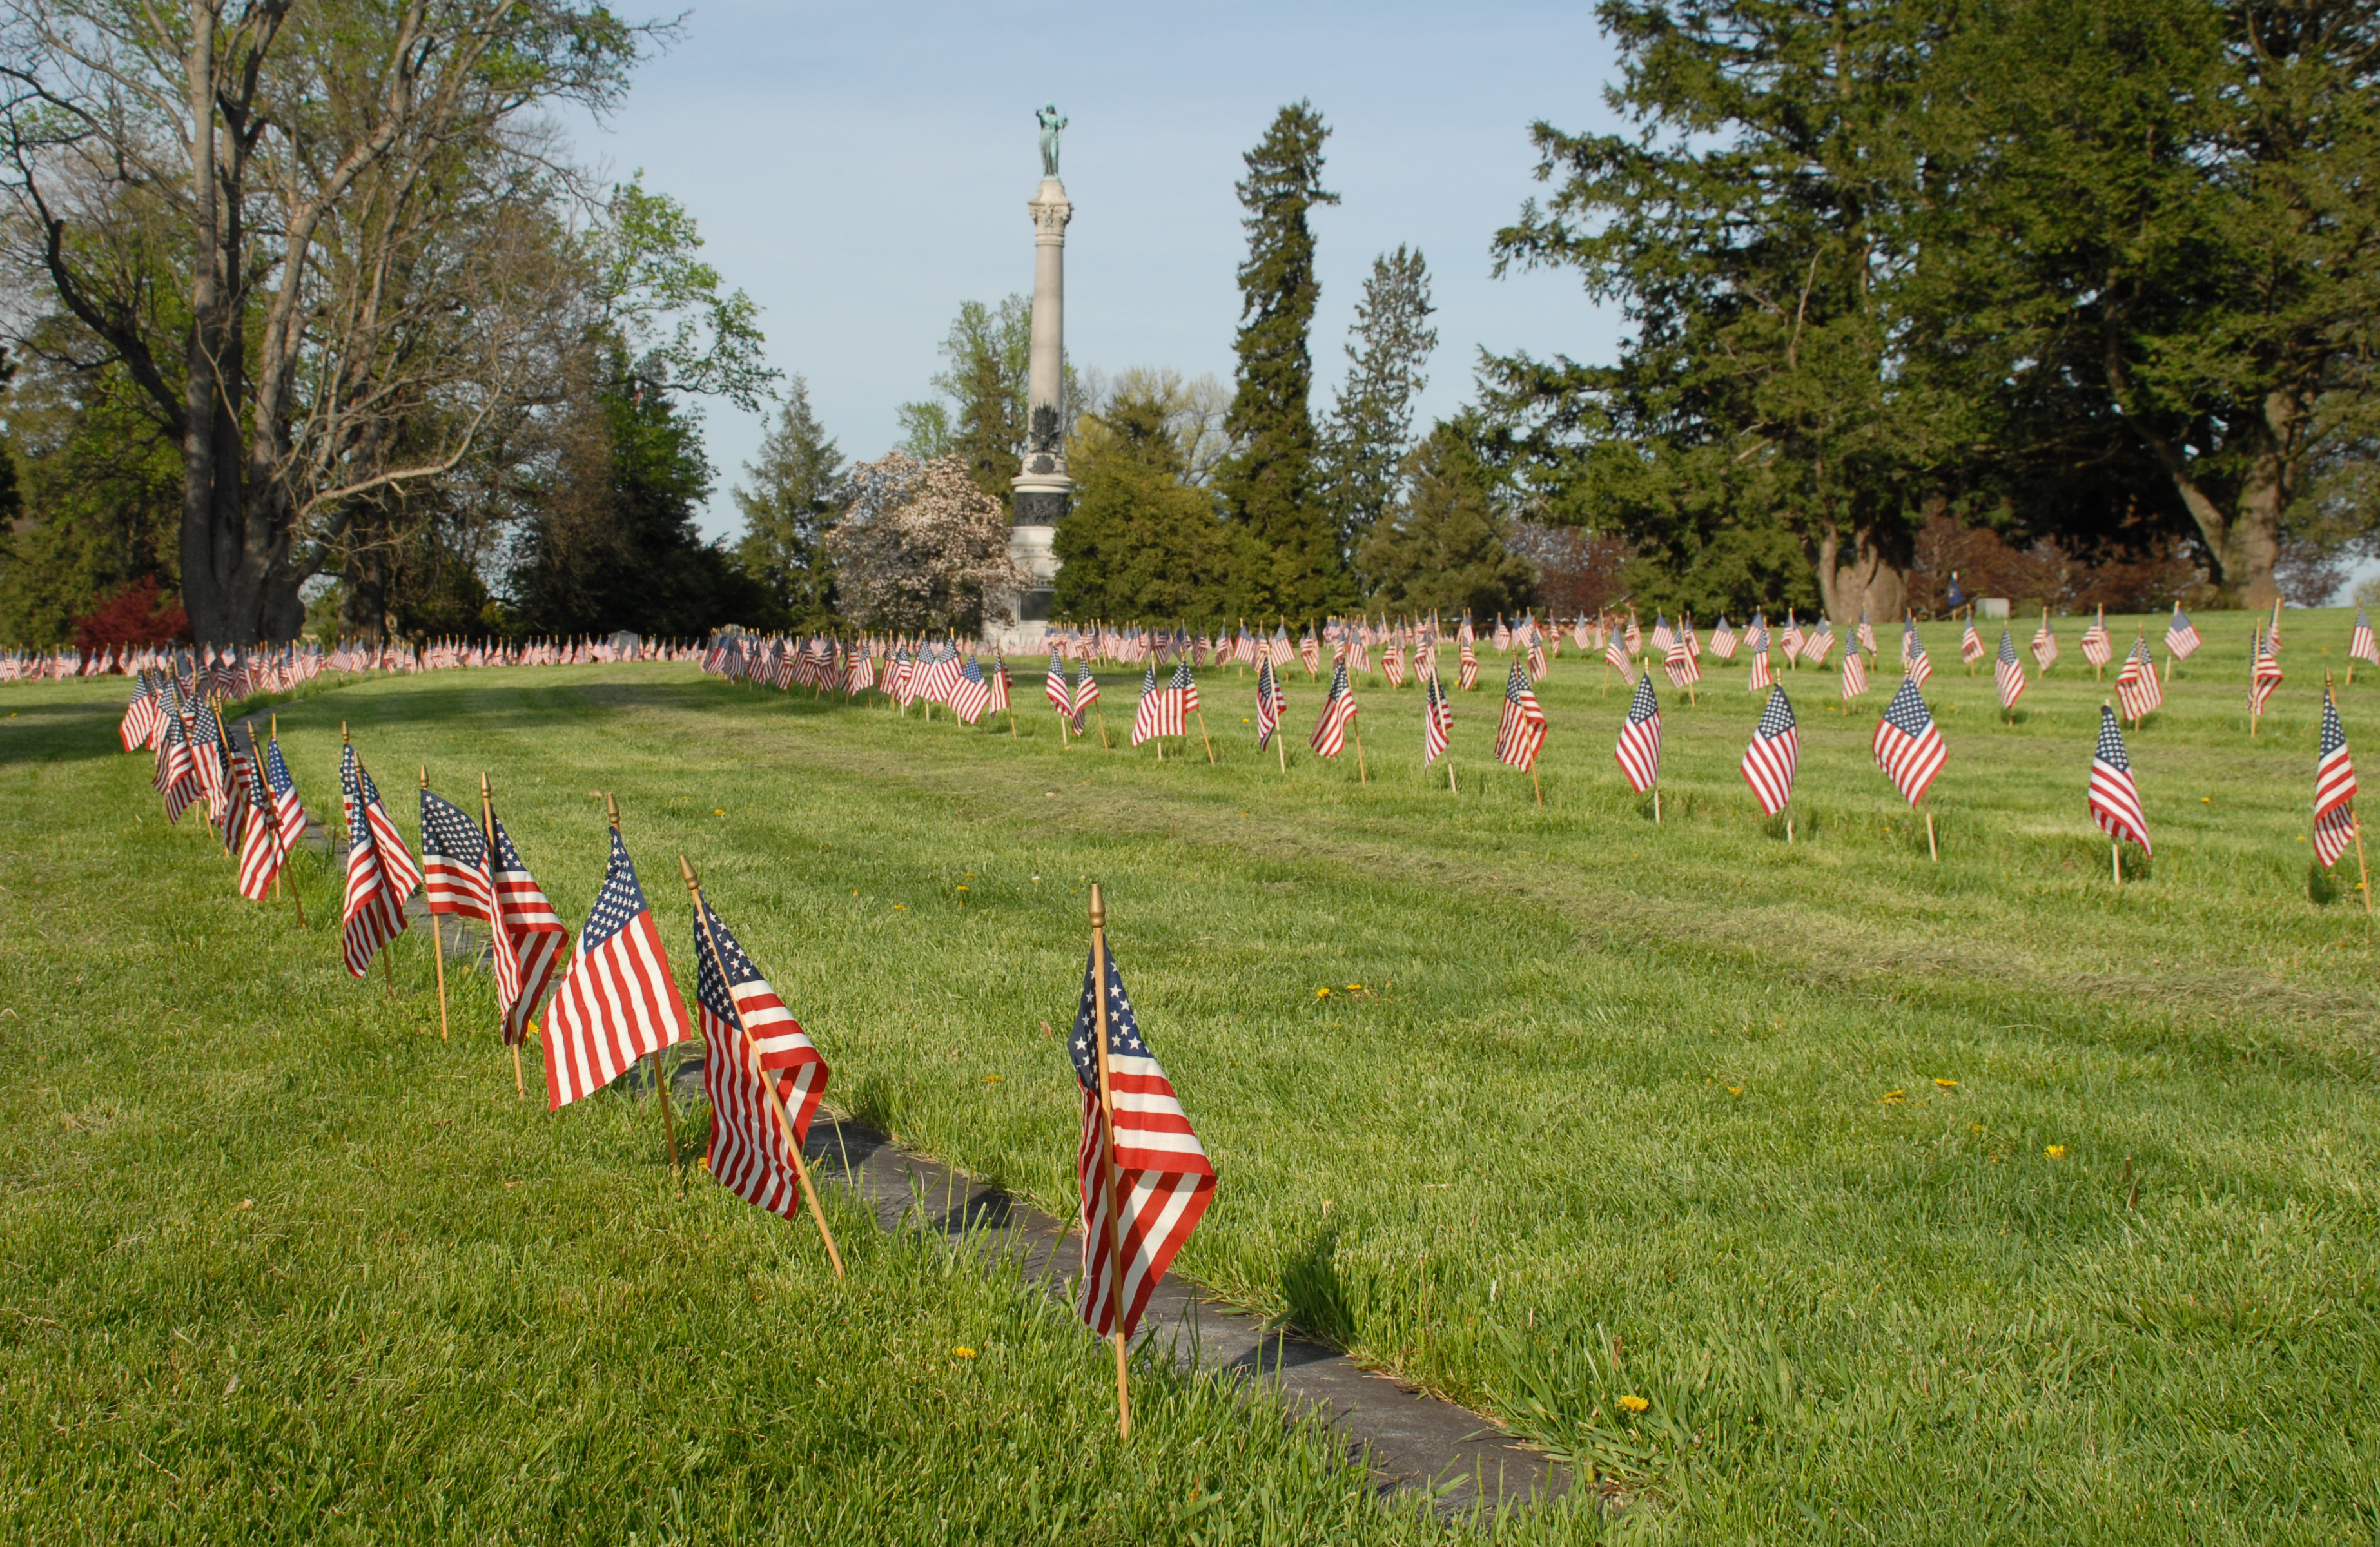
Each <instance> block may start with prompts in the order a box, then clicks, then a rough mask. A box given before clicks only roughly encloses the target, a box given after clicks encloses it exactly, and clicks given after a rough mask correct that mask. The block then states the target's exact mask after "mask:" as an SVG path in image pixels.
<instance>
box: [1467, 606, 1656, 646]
mask: <svg viewBox="0 0 2380 1547" xmlns="http://www.w3.org/2000/svg"><path fill="white" fill-rule="evenodd" d="M1631 622H1633V619H1632V620H1631ZM1511 649H1512V625H1511V624H1510V623H1507V622H1504V614H1502V613H1501V612H1499V613H1497V614H1496V653H1497V654H1499V655H1503V654H1506V653H1507V652H1509V651H1510V650H1511Z"/></svg>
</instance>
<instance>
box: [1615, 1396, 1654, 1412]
mask: <svg viewBox="0 0 2380 1547" xmlns="http://www.w3.org/2000/svg"><path fill="white" fill-rule="evenodd" d="M1652 1405H1653V1404H1652V1403H1650V1402H1647V1401H1645V1398H1643V1397H1641V1396H1636V1395H1634V1394H1633V1393H1631V1394H1630V1395H1629V1396H1623V1397H1621V1399H1620V1410H1621V1412H1626V1413H1641V1412H1643V1411H1644V1410H1645V1408H1649V1407H1651V1406H1652Z"/></svg>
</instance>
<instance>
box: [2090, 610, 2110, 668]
mask: <svg viewBox="0 0 2380 1547" xmlns="http://www.w3.org/2000/svg"><path fill="white" fill-rule="evenodd" d="M2083 659H2084V660H2087V661H2089V662H2090V663H2091V670H2092V671H2094V672H2098V671H2105V670H2106V669H2107V663H2108V662H2109V661H2111V660H2113V659H2116V646H2115V641H2113V640H2111V639H2109V638H2108V637H2107V609H2106V608H2104V607H2102V608H2101V609H2099V615H2098V616H2097V617H2095V618H2094V619H2092V620H2091V626H2090V627H2089V628H2086V629H2084V630H2083Z"/></svg>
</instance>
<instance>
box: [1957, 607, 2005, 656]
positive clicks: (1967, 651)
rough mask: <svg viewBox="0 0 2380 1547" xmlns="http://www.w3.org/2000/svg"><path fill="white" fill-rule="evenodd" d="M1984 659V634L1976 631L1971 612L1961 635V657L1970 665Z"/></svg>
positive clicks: (2003, 630) (2003, 631) (2002, 631)
mask: <svg viewBox="0 0 2380 1547" xmlns="http://www.w3.org/2000/svg"><path fill="white" fill-rule="evenodd" d="M2000 632H2001V633H2002V634H2006V633H2007V632H2008V630H2006V629H2002V630H2001V631H2000ZM1959 659H1960V660H1961V662H1962V663H1964V664H1966V665H1968V666H1973V665H1974V664H1975V662H1977V661H1979V660H1981V659H1984V636H1983V635H1980V634H1977V633H1976V632H1975V617H1974V614H1973V613H1972V612H1971V613H1969V614H1968V615H1967V626H1966V628H1965V630H1964V631H1963V632H1961V634H1960V635H1959Z"/></svg>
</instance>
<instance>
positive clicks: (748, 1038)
mask: <svg viewBox="0 0 2380 1547" xmlns="http://www.w3.org/2000/svg"><path fill="white" fill-rule="evenodd" d="M677 867H678V870H679V871H680V872H681V873H682V874H683V875H684V876H686V891H687V892H688V893H690V894H691V895H692V896H693V898H694V918H695V922H696V923H697V924H698V925H701V927H702V937H703V939H704V940H706V941H708V942H709V943H710V959H711V961H714V962H716V961H724V960H725V958H724V957H723V956H722V955H721V954H720V950H719V937H718V936H717V935H716V934H715V933H713V932H712V930H711V927H710V909H708V908H706V907H704V906H703V903H702V888H701V886H700V885H699V884H698V882H697V881H696V880H695V878H694V866H692V865H690V864H686V856H685V855H684V854H680V855H679V856H678V857H677ZM726 997H727V1009H728V1010H729V1012H730V1013H731V1014H732V1015H733V1016H734V1017H735V1032H736V1034H737V1035H738V1036H740V1037H742V1038H743V1039H744V1049H743V1051H744V1071H745V1072H746V1073H747V1074H749V1075H750V1076H752V1078H753V1079H755V1080H758V1081H759V1082H760V1084H761V1087H762V1088H763V1089H765V1090H766V1091H767V1092H768V1093H769V1115H770V1116H771V1117H772V1118H776V1119H777V1133H778V1136H779V1137H780V1138H782V1139H783V1140H784V1142H785V1153H786V1154H790V1155H792V1156H793V1157H794V1174H795V1176H796V1177H799V1178H801V1183H802V1198H803V1201H804V1202H806V1203H808V1204H809V1208H810V1220H811V1223H813V1224H815V1225H816V1226H817V1227H818V1233H819V1239H820V1240H821V1241H824V1242H825V1243H826V1260H827V1261H828V1262H830V1263H833V1264H834V1275H835V1276H836V1277H837V1278H841V1277H842V1276H843V1253H842V1252H840V1251H836V1250H835V1249H834V1232H833V1231H832V1230H830V1229H828V1228H827V1227H826V1210H824V1209H823V1208H820V1206H819V1198H818V1188H817V1187H816V1186H815V1185H813V1184H812V1183H811V1181H810V1167H809V1162H808V1161H807V1160H806V1159H804V1158H803V1156H802V1146H801V1142H800V1141H799V1140H798V1139H796V1138H795V1136H794V1119H793V1115H792V1114H791V1113H789V1112H787V1111H786V1110H785V1095H784V1093H783V1091H780V1090H779V1089H777V1082H776V1081H774V1080H772V1079H771V1078H770V1077H769V1072H768V1070H765V1069H763V1068H761V1067H760V1045H759V1043H758V1042H756V1041H754V1040H753V1037H752V1028H751V1027H749V1026H747V1025H746V1024H745V1023H744V1007H743V1006H742V1005H739V1004H737V1003H736V1002H735V990H734V988H733V987H732V986H730V987H729V988H728V989H727V995H726ZM710 1053H711V1056H712V1057H714V1058H715V1057H717V1056H718V1050H717V1049H715V1048H713V1049H710Z"/></svg>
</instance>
